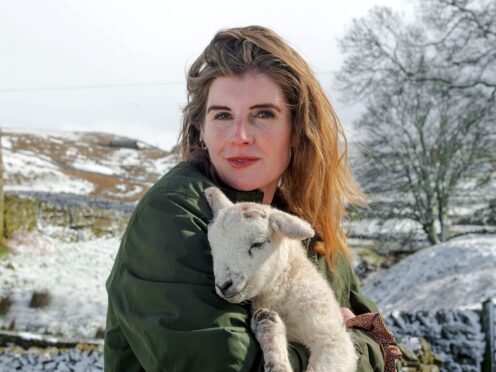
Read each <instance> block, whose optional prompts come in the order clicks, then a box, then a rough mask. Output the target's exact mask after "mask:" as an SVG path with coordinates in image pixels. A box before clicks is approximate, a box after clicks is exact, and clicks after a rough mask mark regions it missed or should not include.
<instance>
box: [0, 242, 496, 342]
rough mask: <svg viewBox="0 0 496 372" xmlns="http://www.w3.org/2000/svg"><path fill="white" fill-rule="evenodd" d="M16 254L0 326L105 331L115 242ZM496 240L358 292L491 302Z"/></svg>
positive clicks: (467, 246) (0, 266) (414, 300)
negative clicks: (47, 298)
mask: <svg viewBox="0 0 496 372" xmlns="http://www.w3.org/2000/svg"><path fill="white" fill-rule="evenodd" d="M10 243H11V245H12V246H13V247H14V249H15V251H14V252H15V253H14V254H12V255H10V256H9V257H7V258H6V259H3V260H1V261H0V282H1V283H3V284H2V287H1V288H0V295H1V296H5V295H6V294H11V298H12V300H13V304H12V308H11V310H10V312H9V314H8V315H7V316H5V317H0V327H1V328H8V327H9V325H10V324H11V323H12V322H13V321H15V327H16V329H17V330H22V331H30V332H35V333H42V334H43V333H45V334H52V335H58V336H63V337H64V338H79V339H92V338H94V337H95V334H96V332H97V330H98V329H103V327H104V325H105V314H106V307H107V297H106V296H107V295H106V291H105V286H104V285H105V280H106V279H107V276H108V275H109V273H110V270H111V267H112V263H113V259H114V257H115V254H116V251H117V249H118V245H119V239H117V238H113V239H100V240H92V241H87V242H80V243H64V242H60V241H56V240H53V239H50V238H47V237H44V236H42V235H40V234H25V235H23V236H21V237H19V238H18V239H17V240H16V241H11V242H10ZM495 267H496V236H476V235H471V236H467V237H463V238H458V239H455V240H452V241H450V242H447V243H444V244H440V245H437V246H434V247H431V248H427V249H424V250H422V251H420V252H418V253H416V254H413V255H411V256H409V257H407V258H406V259H404V260H403V261H401V262H400V263H399V264H397V265H396V266H393V267H392V268H390V269H389V270H385V271H381V272H377V273H375V274H374V275H373V276H372V277H371V278H370V279H368V280H367V282H366V285H365V286H364V292H365V293H366V295H368V296H369V297H371V298H372V299H374V300H375V301H376V302H377V303H378V305H379V307H380V308H381V310H382V311H383V312H385V313H388V312H390V311H392V310H398V311H401V310H403V311H417V310H430V311H435V310H438V309H452V308H474V307H477V306H479V305H480V303H481V302H482V301H483V300H485V299H486V298H496V270H495V269H494V268H495ZM35 290H36V291H43V290H48V291H49V293H50V295H51V297H52V300H51V302H50V304H49V305H48V306H47V307H46V308H41V309H33V308H30V307H29V302H30V299H31V295H32V293H33V291H35Z"/></svg>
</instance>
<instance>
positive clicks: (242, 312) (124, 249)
mask: <svg viewBox="0 0 496 372" xmlns="http://www.w3.org/2000/svg"><path fill="white" fill-rule="evenodd" d="M202 203H204V204H206V201H205V199H204V198H203V195H200V194H196V195H194V194H191V195H190V194H187V193H185V194H179V193H160V192H159V191H156V192H155V193H154V194H152V195H150V196H149V197H148V198H145V199H144V200H143V202H142V203H141V204H140V205H139V206H138V208H137V210H136V212H135V213H134V215H133V217H132V218H131V220H130V223H129V226H128V230H127V232H126V234H125V235H124V238H123V241H122V243H121V248H120V250H119V253H118V256H117V257H116V263H115V265H114V269H113V271H112V273H111V275H110V277H109V279H108V281H107V290H108V295H109V309H111V311H112V317H113V319H114V322H115V323H116V324H118V326H119V328H120V332H121V333H122V335H123V337H122V338H123V342H124V341H125V342H126V343H127V344H128V347H127V349H128V350H127V351H126V352H127V353H129V352H132V353H133V354H134V355H135V357H136V358H137V359H138V360H139V363H140V364H141V366H142V367H143V368H144V369H145V370H147V371H165V370H167V371H221V370H222V371H261V370H263V357H262V352H261V350H260V348H259V345H258V343H257V341H256V340H255V338H254V336H253V335H252V333H251V331H250V330H249V320H250V308H249V305H239V304H230V303H228V302H226V301H224V300H222V299H221V298H220V297H218V296H217V295H216V293H215V290H214V277H213V270H212V259H211V256H210V248H209V246H208V240H207V235H206V232H207V223H208V221H209V219H210V218H211V216H209V215H206V213H205V212H202V211H209V208H208V206H206V205H204V204H202ZM123 349H124V350H126V347H123ZM129 349H130V350H129ZM106 352H107V351H106ZM109 352H112V351H109ZM123 353H124V352H123ZM290 357H291V361H292V363H293V364H294V367H295V370H296V371H298V370H302V369H303V368H304V365H303V364H304V363H306V354H305V351H304V350H303V349H302V348H301V346H298V345H291V346H290ZM116 358H117V359H118V358H123V360H125V355H122V356H115V358H114V359H116ZM122 367H123V368H122V370H125V366H122Z"/></svg>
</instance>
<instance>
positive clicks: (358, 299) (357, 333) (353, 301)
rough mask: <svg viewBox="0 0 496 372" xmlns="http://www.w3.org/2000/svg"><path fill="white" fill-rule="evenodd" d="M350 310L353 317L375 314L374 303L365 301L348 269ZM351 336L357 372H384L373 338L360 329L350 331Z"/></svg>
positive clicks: (356, 279)
mask: <svg viewBox="0 0 496 372" xmlns="http://www.w3.org/2000/svg"><path fill="white" fill-rule="evenodd" d="M349 274H350V298H349V300H350V308H351V310H352V311H353V313H354V314H355V315H360V314H365V313H377V312H378V311H379V310H378V309H377V306H376V305H375V303H374V302H372V301H371V300H369V299H367V298H366V297H365V296H364V295H363V294H362V291H361V290H360V283H359V281H358V278H357V277H356V275H355V272H354V271H353V269H352V268H351V267H350V272H349ZM350 331H351V336H352V339H353V343H354V345H355V349H356V351H357V354H358V367H357V372H368V371H377V372H379V371H380V372H382V371H384V365H385V363H384V356H383V352H382V349H381V346H380V344H379V343H378V342H377V340H376V339H375V338H374V336H373V335H372V334H371V333H369V332H367V331H363V330H360V329H351V330H350Z"/></svg>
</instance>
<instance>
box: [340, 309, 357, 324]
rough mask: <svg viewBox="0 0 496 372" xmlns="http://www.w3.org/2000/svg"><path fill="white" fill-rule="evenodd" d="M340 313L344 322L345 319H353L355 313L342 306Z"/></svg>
mask: <svg viewBox="0 0 496 372" xmlns="http://www.w3.org/2000/svg"><path fill="white" fill-rule="evenodd" d="M341 314H343V318H344V321H345V322H346V321H347V320H350V319H353V318H354V317H355V316H356V315H355V314H353V311H351V310H350V309H349V308H347V307H342V308H341Z"/></svg>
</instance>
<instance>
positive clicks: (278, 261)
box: [205, 187, 314, 303]
mask: <svg viewBox="0 0 496 372" xmlns="http://www.w3.org/2000/svg"><path fill="white" fill-rule="evenodd" d="M205 196H206V198H207V201H208V203H209V204H210V207H211V208H212V212H213V215H214V218H213V220H212V222H211V224H210V225H209V228H208V240H209V243H210V248H211V250H212V257H213V263H214V276H215V287H216V292H217V294H218V295H219V296H220V297H222V298H224V299H226V300H227V301H229V302H232V303H239V302H242V301H244V300H248V299H251V298H254V297H256V296H257V295H258V294H260V292H261V291H262V289H263V288H264V287H265V286H266V285H269V284H270V282H271V281H272V280H273V279H274V278H275V277H277V275H279V273H280V271H281V270H282V269H283V268H284V265H285V263H286V262H287V260H288V249H287V239H288V238H289V239H298V240H303V239H307V238H310V237H312V236H313V235H314V231H313V229H312V227H311V226H310V224H308V223H307V222H305V221H303V220H301V219H300V218H298V217H295V216H292V215H290V214H287V213H284V212H281V211H279V210H276V209H273V208H271V207H269V206H267V205H263V204H256V203H237V204H233V203H232V202H231V201H230V200H229V199H228V198H227V197H226V196H225V195H224V194H223V193H222V192H221V191H220V190H219V189H218V188H216V187H210V188H208V189H207V190H205Z"/></svg>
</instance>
